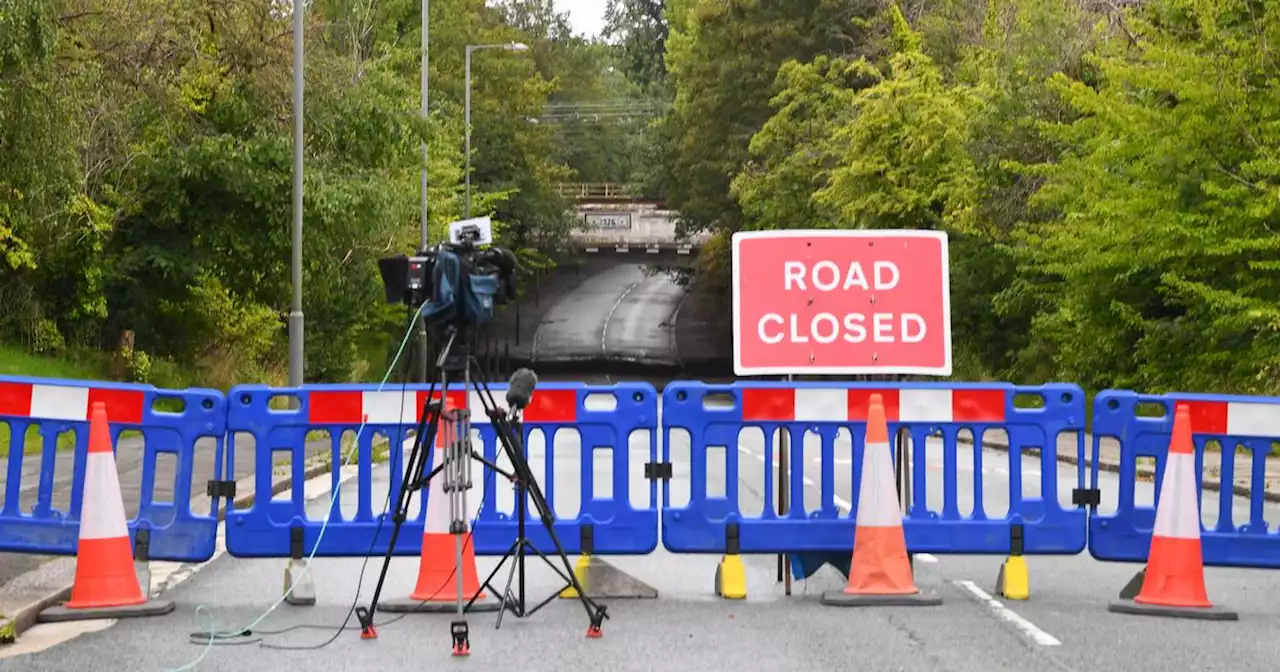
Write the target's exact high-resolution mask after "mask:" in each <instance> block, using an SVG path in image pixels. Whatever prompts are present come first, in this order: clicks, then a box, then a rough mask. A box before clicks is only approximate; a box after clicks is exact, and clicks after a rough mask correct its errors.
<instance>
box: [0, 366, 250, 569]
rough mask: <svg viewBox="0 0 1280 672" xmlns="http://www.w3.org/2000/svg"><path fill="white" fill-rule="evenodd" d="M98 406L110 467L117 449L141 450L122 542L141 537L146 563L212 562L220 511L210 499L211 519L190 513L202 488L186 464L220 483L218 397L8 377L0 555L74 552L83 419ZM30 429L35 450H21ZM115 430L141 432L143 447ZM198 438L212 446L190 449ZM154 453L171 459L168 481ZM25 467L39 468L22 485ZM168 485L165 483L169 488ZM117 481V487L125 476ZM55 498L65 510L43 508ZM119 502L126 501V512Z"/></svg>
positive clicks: (0, 395)
mask: <svg viewBox="0 0 1280 672" xmlns="http://www.w3.org/2000/svg"><path fill="white" fill-rule="evenodd" d="M161 400H176V401H181V402H182V406H183V410H182V411H180V412H165V411H160V410H156V408H155V406H156V402H158V401H161ZM98 402H102V403H104V404H106V408H107V417H108V422H109V425H110V431H111V437H112V440H113V442H114V444H115V449H116V456H117V464H119V460H120V455H121V454H122V451H126V452H128V451H137V450H140V449H141V450H142V451H143V454H142V460H141V468H142V475H141V476H142V478H141V486H140V489H139V492H138V495H137V498H138V502H137V504H138V512H137V515H135V516H134V517H133V518H132V519H131V520H130V521H129V536H130V540H131V542H132V541H134V540H136V538H137V533H138V532H139V531H140V530H147V531H148V534H149V539H148V549H147V550H148V553H149V557H150V558H151V559H153V560H172V561H181V562H201V561H204V560H208V559H209V558H211V557H213V552H214V546H215V542H216V539H217V529H218V520H217V512H218V511H219V510H220V509H221V504H220V503H219V502H218V501H217V499H216V498H210V507H209V510H210V511H211V512H213V513H212V515H206V514H205V513H203V512H201V513H196V512H194V511H192V506H191V504H192V496H193V495H195V496H203V493H204V491H205V483H204V482H199V483H193V480H194V470H195V465H197V464H199V465H201V466H202V467H203V466H205V465H208V466H209V467H210V470H209V472H208V474H207V475H208V477H209V478H210V479H213V480H217V479H220V478H221V470H220V466H221V465H222V464H223V454H222V453H223V438H224V434H225V425H226V398H225V397H224V396H223V395H222V393H221V392H219V391H217V390H184V391H174V390H159V389H156V388H154V387H151V386H148V385H125V384H117V383H99V382H93V383H84V382H79V381H67V380H51V379H42V378H20V377H12V376H0V423H2V424H5V425H8V431H9V457H8V460H7V461H8V465H7V468H6V470H5V488H4V503H3V506H2V507H0V552H8V553H43V554H49V555H73V554H75V552H76V548H77V546H78V535H79V529H80V509H81V496H82V493H83V489H84V465H85V457H86V454H87V452H88V448H89V414H90V412H91V410H92V408H93V405H94V404H96V403H98ZM32 427H35V428H38V430H39V432H40V436H41V438H42V445H41V446H39V447H36V446H29V445H27V444H26V438H27V432H28V430H29V429H30V428H32ZM125 430H132V431H136V432H139V433H141V434H142V440H143V443H144V446H145V448H143V447H142V446H137V445H136V440H135V439H131V438H129V437H126V438H125V439H124V440H123V442H122V441H121V438H120V434H121V432H123V431H125ZM67 431H72V432H74V434H75V447H74V450H71V449H70V447H69V446H68V450H65V451H59V450H58V436H59V435H61V434H62V433H63V432H67ZM202 438H208V439H210V440H211V441H212V442H213V443H212V447H211V448H203V447H202V448H200V449H197V447H196V443H197V441H199V440H200V439H202ZM37 448H38V449H37ZM161 454H169V455H173V456H174V457H175V458H176V459H175V460H174V462H175V463H176V465H175V472H174V475H173V476H172V477H171V476H169V475H167V474H162V473H158V470H157V468H156V458H157V456H159V455H161ZM30 460H37V461H38V462H39V467H40V469H39V472H38V473H36V472H34V471H33V470H30V469H28V470H27V471H31V472H32V473H31V474H30V476H34V477H36V479H35V480H36V482H35V483H32V482H31V481H32V480H33V479H31V478H27V479H24V478H23V472H24V469H23V466H24V464H28V461H30ZM0 461H3V458H0ZM118 468H119V467H118ZM68 475H69V476H70V482H69V483H68V482H67V476H68ZM169 478H174V481H173V482H171V483H170V482H169V481H168V479H169ZM160 479H164V480H163V481H161V480H160ZM121 480H122V481H124V482H125V483H127V482H129V481H131V480H132V479H131V478H130V479H128V480H126V479H124V478H122V479H121ZM160 483H165V484H167V485H172V486H173V487H172V493H173V494H172V497H171V498H164V499H170V501H157V497H156V487H157V485H159V484H160ZM122 485H124V483H122ZM33 488H34V490H35V500H36V501H35V506H34V507H33V508H32V509H31V510H30V511H23V508H24V507H23V504H22V495H23V490H24V489H25V490H27V491H28V492H30V491H31V490H32V489H33ZM193 489H194V490H195V492H193ZM59 491H61V492H69V493H70V501H69V505H68V506H67V507H66V508H65V510H62V509H60V508H59V507H57V506H56V505H55V504H54V503H53V496H54V493H55V492H59ZM123 495H124V498H125V499H126V500H129V499H131V498H132V496H133V495H132V493H130V492H129V490H127V489H125V490H124V492H123ZM129 504H131V502H128V501H126V511H127V510H128V508H130V507H129ZM201 508H203V507H201Z"/></svg>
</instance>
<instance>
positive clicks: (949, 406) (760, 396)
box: [742, 388, 1008, 423]
mask: <svg viewBox="0 0 1280 672" xmlns="http://www.w3.org/2000/svg"><path fill="white" fill-rule="evenodd" d="M872 394H879V395H880V397H881V399H883V400H884V411H885V418H886V420H888V421H889V422H937V423H949V422H1004V421H1005V417H1006V408H1007V405H1008V393H1007V392H1006V391H1005V390H952V389H901V390H897V389H889V390H871V389H864V388H858V389H847V388H796V389H786V388H774V389H756V388H748V389H745V390H743V391H742V419H743V420H744V421H746V422H792V421H794V422H865V421H866V419H867V405H868V403H869V402H870V399H871V395H872Z"/></svg>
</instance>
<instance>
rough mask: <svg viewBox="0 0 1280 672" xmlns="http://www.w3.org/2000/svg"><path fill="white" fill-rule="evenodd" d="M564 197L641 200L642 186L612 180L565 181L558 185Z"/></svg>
mask: <svg viewBox="0 0 1280 672" xmlns="http://www.w3.org/2000/svg"><path fill="white" fill-rule="evenodd" d="M556 188H557V190H558V191H559V192H560V195H561V196H562V197H564V198H569V199H573V200H575V201H578V202H591V201H604V202H612V201H641V200H643V199H642V198H640V188H639V187H637V186H636V185H632V184H615V183H612V182H564V183H561V184H559V185H557V187H556Z"/></svg>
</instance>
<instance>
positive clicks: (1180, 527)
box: [1151, 452, 1200, 539]
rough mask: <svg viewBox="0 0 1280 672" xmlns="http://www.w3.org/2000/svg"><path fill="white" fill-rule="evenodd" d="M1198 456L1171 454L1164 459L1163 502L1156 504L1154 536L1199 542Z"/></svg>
mask: <svg viewBox="0 0 1280 672" xmlns="http://www.w3.org/2000/svg"><path fill="white" fill-rule="evenodd" d="M1198 476H1199V473H1198V472H1197V471H1196V456H1195V455H1194V454H1191V453H1182V452H1170V453H1169V454H1168V455H1166V457H1165V463H1164V477H1163V478H1162V479H1161V480H1160V501H1159V502H1157V503H1156V523H1155V526H1154V527H1153V528H1152V530H1151V533H1152V534H1153V535H1154V536H1157V537H1168V538H1172V539H1199V538H1200V508H1199V507H1198V506H1197V502H1196V481H1197V479H1198Z"/></svg>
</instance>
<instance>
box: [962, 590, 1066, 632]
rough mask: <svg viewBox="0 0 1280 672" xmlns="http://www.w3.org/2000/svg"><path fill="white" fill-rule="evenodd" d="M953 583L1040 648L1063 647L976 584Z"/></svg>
mask: <svg viewBox="0 0 1280 672" xmlns="http://www.w3.org/2000/svg"><path fill="white" fill-rule="evenodd" d="M953 583H955V584H956V585H957V586H960V587H961V588H964V589H965V590H967V591H968V592H969V594H971V595H973V596H974V597H975V598H977V600H978V601H979V602H981V603H983V604H985V605H986V606H987V608H988V609H990V610H991V611H992V612H994V613H995V615H996V617H997V618H999V619H1000V620H1002V621H1005V622H1007V623H1009V624H1011V625H1013V627H1015V628H1017V629H1018V630H1020V631H1021V632H1022V634H1024V635H1026V636H1027V637H1030V638H1031V640H1032V641H1034V642H1035V643H1036V644H1039V645H1040V646H1061V645H1062V642H1060V641H1058V640H1057V638H1055V637H1054V636H1053V635H1051V634H1049V633H1047V632H1045V631H1044V630H1041V629H1040V628H1038V627H1036V625H1035V624H1034V623H1032V622H1031V621H1028V620H1027V619H1025V618H1023V617H1022V616H1019V615H1018V614H1017V613H1016V612H1014V611H1013V610H1011V609H1009V608H1008V607H1006V606H1004V604H1003V603H1001V602H1000V601H999V600H997V599H995V598H994V597H991V596H990V595H988V594H987V591H985V590H983V589H981V588H979V587H978V586H977V585H976V584H974V582H972V581H955V582H953Z"/></svg>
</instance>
